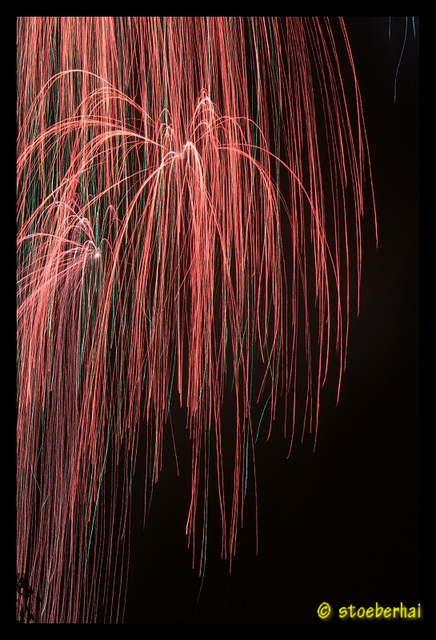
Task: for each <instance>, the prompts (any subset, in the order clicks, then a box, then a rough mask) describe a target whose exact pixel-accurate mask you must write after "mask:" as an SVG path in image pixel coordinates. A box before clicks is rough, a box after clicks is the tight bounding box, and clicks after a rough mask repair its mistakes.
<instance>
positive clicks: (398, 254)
mask: <svg viewBox="0 0 436 640" xmlns="http://www.w3.org/2000/svg"><path fill="white" fill-rule="evenodd" d="M346 24H347V27H348V32H349V37H350V41H351V46H352V51H353V55H354V59H355V64H356V68H357V73H358V79H359V83H360V88H361V93H362V100H363V108H364V112H365V118H366V125H367V133H368V137H369V145H370V150H371V157H372V168H373V179H374V186H375V194H376V201H377V209H378V222H379V248H378V249H376V248H375V245H374V238H373V225H372V220H371V218H370V217H369V218H368V220H365V223H364V238H363V241H364V263H363V281H362V309H361V314H360V316H359V318H354V319H353V320H352V322H351V332H350V344H349V354H348V366H347V371H346V375H345V378H344V381H343V390H342V395H341V399H340V403H339V405H338V406H337V407H336V406H335V402H334V400H335V398H334V393H331V390H329V389H327V390H326V393H325V395H324V397H323V402H324V403H323V407H322V412H321V422H320V430H319V438H318V445H317V448H316V451H315V452H313V447H312V444H313V441H312V440H310V439H309V440H308V441H307V442H306V441H305V443H304V444H303V445H300V444H298V443H297V444H296V446H295V448H294V449H293V452H292V454H291V456H290V458H289V459H286V457H287V452H288V446H287V443H286V442H285V441H283V439H282V437H281V435H280V437H279V436H277V437H275V438H273V440H272V441H271V442H269V443H264V444H261V445H260V446H259V447H258V449H257V475H258V479H259V495H258V501H259V553H258V555H257V556H256V553H255V536H254V514H253V505H252V503H251V502H250V500H249V501H248V504H247V510H246V511H247V519H246V526H245V527H244V529H243V530H242V531H241V532H240V537H239V543H238V544H239V547H238V555H237V557H236V559H235V561H234V565H233V570H232V573H231V574H229V571H228V564H227V563H226V562H225V561H222V560H221V559H220V557H219V555H220V537H219V520H218V519H216V522H215V526H216V529H215V528H214V516H213V515H211V520H212V521H211V524H210V528H209V550H208V558H207V566H206V575H205V579H204V583H203V585H202V589H201V593H200V595H199V590H200V580H199V578H198V575H197V573H196V571H193V570H192V568H191V552H190V551H189V550H188V548H187V541H186V537H185V533H184V526H185V521H186V514H187V509H188V500H189V476H188V478H187V479H186V478H177V476H176V473H175V469H174V464H173V457H172V456H171V451H170V448H169V454H168V464H167V465H166V466H165V467H164V470H163V472H162V475H161V479H160V481H159V483H158V485H157V486H156V488H155V492H154V498H153V503H152V508H151V511H150V514H149V517H148V521H147V526H146V528H145V530H144V531H143V530H142V504H141V496H140V491H139V490H137V493H136V497H135V503H134V510H133V521H132V547H131V574H130V586H129V592H128V599H127V609H126V619H125V622H126V623H135V622H136V623H320V621H319V619H318V617H317V608H318V606H319V605H320V604H321V603H322V602H324V601H326V602H328V603H330V604H331V606H332V607H333V609H334V611H335V612H337V611H338V609H339V607H342V606H348V605H351V604H353V605H355V606H356V607H370V606H375V604H376V603H378V604H380V605H383V606H384V607H388V606H390V607H393V606H399V605H400V603H403V604H404V605H406V606H408V607H412V606H417V605H418V603H420V602H421V604H422V605H423V606H424V603H423V595H422V593H421V591H420V576H419V530H418V518H419V466H418V464H419V416H418V226H419V212H418V206H419V205H418V190H419V188H418V108H419V84H418V81H419V78H418V71H419V20H418V19H417V20H416V29H417V37H416V39H414V37H413V32H412V23H411V21H410V19H409V29H408V35H407V41H406V44H405V49H404V54H403V57H402V60H401V63H400V66H399V70H398V78H397V95H396V102H394V81H395V73H396V68H397V65H398V62H399V60H400V55H401V48H402V45H403V39H404V30H405V18H393V19H392V33H391V39H390V40H389V32H388V24H389V21H388V18H347V19H346ZM177 420H178V416H177V415H176V416H175V418H174V424H175V426H177ZM182 421H183V415H182V412H181V415H180V424H179V427H180V429H182V428H183V422H182ZM279 431H280V429H279ZM185 455H186V458H184V456H185ZM189 455H190V454H189V450H188V449H186V451H183V447H182V450H181V451H180V456H181V460H180V462H181V465H183V464H185V465H186V464H187V462H189ZM185 468H186V466H185ZM198 596H199V598H198ZM197 598H198V601H197ZM335 621H338V616H337V615H334V616H333V619H332V621H331V622H330V624H332V623H334V622H335ZM342 623H343V622H342ZM391 624H393V623H392V622H391ZM408 624H411V623H408Z"/></svg>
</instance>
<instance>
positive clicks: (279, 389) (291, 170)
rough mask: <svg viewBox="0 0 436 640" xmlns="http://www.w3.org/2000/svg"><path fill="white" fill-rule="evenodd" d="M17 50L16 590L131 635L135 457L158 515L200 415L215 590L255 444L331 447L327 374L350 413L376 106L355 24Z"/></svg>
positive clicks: (223, 21) (203, 529) (51, 34)
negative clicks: (170, 446) (365, 99)
mask: <svg viewBox="0 0 436 640" xmlns="http://www.w3.org/2000/svg"><path fill="white" fill-rule="evenodd" d="M17 42H18V62H17V68H18V76H17V77H18V91H17V96H18V99H17V121H18V140H17V149H18V156H17V157H18V160H17V280H18V288H17V304H18V306H17V334H18V340H17V345H18V347H17V357H18V424H17V513H18V519H17V523H18V524H17V529H18V544H17V547H18V551H17V572H18V573H19V574H20V575H25V576H26V580H27V581H28V582H27V583H28V585H30V586H31V588H32V589H33V591H34V592H35V593H37V594H38V598H40V607H39V613H38V621H41V622H78V621H80V622H93V621H95V620H96V619H97V617H98V615H99V611H101V610H103V611H104V617H105V619H107V620H114V621H121V620H122V619H123V611H124V606H125V595H126V584H127V576H128V565H129V526H130V525H129V522H130V500H131V486H132V479H133V476H134V473H135V466H136V460H137V455H138V443H139V440H140V436H141V437H142V435H143V434H145V442H146V444H145V451H141V456H145V460H146V474H145V478H144V482H145V508H144V514H146V512H147V507H148V505H149V503H150V500H151V495H152V491H153V485H154V484H155V483H156V482H157V481H158V478H159V473H160V471H161V468H162V455H163V443H164V434H165V433H166V432H167V431H168V430H169V431H170V433H171V434H172V436H171V437H172V439H173V441H174V443H175V442H176V440H177V437H176V433H175V431H176V429H180V428H181V427H180V425H173V424H172V420H171V409H172V407H173V406H174V404H175V403H177V404H178V405H180V406H181V407H182V408H183V409H184V410H185V411H186V424H185V425H183V426H182V428H183V429H186V430H187V432H188V433H189V438H190V441H191V464H190V471H189V473H190V475H191V499H190V504H189V507H188V511H187V514H186V534H187V539H188V544H189V545H190V547H191V549H192V558H193V566H194V567H196V568H197V570H198V571H199V573H200V575H201V574H202V573H203V572H204V566H205V556H206V550H207V527H208V512H209V507H210V504H211V503H213V504H214V505H217V508H218V509H219V513H220V521H221V546H222V556H223V557H224V558H227V559H228V561H229V563H230V566H231V562H232V558H233V557H234V555H235V553H236V543H237V535H238V530H239V528H240V526H241V524H242V522H243V514H244V499H245V495H246V492H247V491H248V490H251V491H254V492H256V483H257V482H260V481H261V479H260V480H259V479H256V464H255V449H256V443H257V442H258V441H259V440H260V439H263V440H265V439H268V438H269V435H270V433H271V431H272V429H274V428H279V429H280V428H282V429H283V435H284V438H285V439H286V441H287V446H288V447H289V450H290V449H291V447H292V445H293V442H294V440H295V436H297V437H299V438H301V439H302V438H303V437H304V436H305V434H306V433H309V432H310V433H311V434H312V437H313V441H314V445H315V443H316V434H317V430H318V422H319V411H320V394H321V389H322V386H323V384H324V382H325V380H326V378H327V374H328V373H329V372H330V370H331V369H332V368H333V369H334V374H335V376H336V379H337V395H338V396H339V392H340V387H341V379H342V374H343V372H344V369H345V364H346V354H347V344H348V325H349V317H350V314H351V313H352V312H355V311H358V301H359V283H360V277H361V266H362V256H361V221H362V216H363V212H364V197H365V194H367V195H369V204H368V208H369V209H371V210H373V208H374V206H373V205H374V203H373V196H372V191H371V186H370V185H371V173H370V165H369V162H368V154H367V141H366V134H365V127H364V121H363V116H362V109H361V103H360V97H359V90H358V86H357V80H356V75H355V71H354V66H353V61H352V56H351V52H350V47H349V43H348V39H347V35H346V30H345V26H344V23H343V21H341V20H339V21H338V23H337V24H336V23H334V24H333V23H332V22H331V21H330V20H328V19H318V18H286V19H276V18H116V17H113V18H112V17H101V18H92V17H89V18H88V17H86V18H74V17H72V18H54V17H53V18H48V17H47V18H44V17H42V18H20V19H19V20H18V26H17ZM344 74H345V75H346V77H347V79H348V80H347V82H348V84H347V88H346V87H345V80H344ZM350 87H351V89H350ZM365 178H366V180H367V186H366V187H365V185H364V183H365ZM368 185H369V188H368ZM365 207H366V204H365ZM353 306H354V309H353V308H352V307H353ZM332 358H334V366H333V365H332ZM228 396H231V397H232V401H233V403H234V407H235V410H234V419H233V421H232V424H229V423H228V422H227V423H225V424H224V422H223V419H222V411H223V404H224V402H225V399H226V397H228ZM279 404H280V405H281V406H282V407H283V410H284V413H283V415H284V416H285V419H284V420H283V425H284V426H283V425H277V424H276V423H275V417H276V415H277V411H278V406H279ZM254 407H258V409H257V411H256V413H254V411H253V408H254ZM255 415H256V419H255V417H254V416H255ZM174 456H175V460H176V463H177V447H176V445H174ZM212 481H213V486H214V491H213V492H211V491H210V486H211V483H212ZM214 508H215V507H214Z"/></svg>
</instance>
